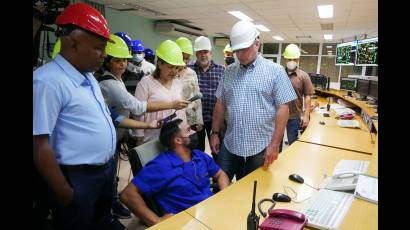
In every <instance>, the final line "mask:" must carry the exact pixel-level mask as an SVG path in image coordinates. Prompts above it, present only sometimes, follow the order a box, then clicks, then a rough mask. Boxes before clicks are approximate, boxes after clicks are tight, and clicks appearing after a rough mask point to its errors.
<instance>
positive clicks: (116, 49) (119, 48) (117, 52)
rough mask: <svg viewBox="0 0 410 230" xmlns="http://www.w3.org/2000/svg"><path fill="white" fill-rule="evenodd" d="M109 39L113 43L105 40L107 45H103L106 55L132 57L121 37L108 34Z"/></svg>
mask: <svg viewBox="0 0 410 230" xmlns="http://www.w3.org/2000/svg"><path fill="white" fill-rule="evenodd" d="M110 39H111V40H113V41H114V43H111V42H107V46H106V47H105V53H107V55H110V56H112V57H116V58H132V55H131V54H130V50H129V49H128V46H127V44H126V43H125V42H124V40H122V38H120V37H118V36H117V35H114V34H110Z"/></svg>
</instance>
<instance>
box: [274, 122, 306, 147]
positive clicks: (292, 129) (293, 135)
mask: <svg viewBox="0 0 410 230" xmlns="http://www.w3.org/2000/svg"><path fill="white" fill-rule="evenodd" d="M301 127H302V126H301V120H300V119H289V120H288V123H287V124H286V133H287V136H288V145H291V144H292V143H293V142H295V141H296V140H297V139H298V135H299V130H300V129H301ZM282 144H283V137H282V142H280V145H279V152H282Z"/></svg>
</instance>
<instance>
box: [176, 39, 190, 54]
mask: <svg viewBox="0 0 410 230" xmlns="http://www.w3.org/2000/svg"><path fill="white" fill-rule="evenodd" d="M175 43H177V45H178V46H179V48H181V50H182V52H183V53H186V54H189V55H192V54H193V52H192V42H191V41H190V40H189V39H188V38H186V37H180V38H178V39H177V40H175Z"/></svg>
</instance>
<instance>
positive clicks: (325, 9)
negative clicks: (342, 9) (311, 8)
mask: <svg viewBox="0 0 410 230" xmlns="http://www.w3.org/2000/svg"><path fill="white" fill-rule="evenodd" d="M317 10H318V11H319V17H320V18H333V5H320V6H317Z"/></svg>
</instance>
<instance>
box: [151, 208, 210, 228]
mask: <svg viewBox="0 0 410 230" xmlns="http://www.w3.org/2000/svg"><path fill="white" fill-rule="evenodd" d="M148 229H149V230H155V229H187V230H191V229H195V230H208V229H209V228H208V227H206V226H205V225H204V224H202V223H201V222H199V221H198V220H196V219H195V218H193V217H192V216H190V215H189V214H188V213H186V212H180V213H178V214H176V215H175V216H172V217H171V218H168V219H166V220H164V221H162V222H160V223H158V224H156V225H154V226H152V227H150V228H148Z"/></svg>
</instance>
